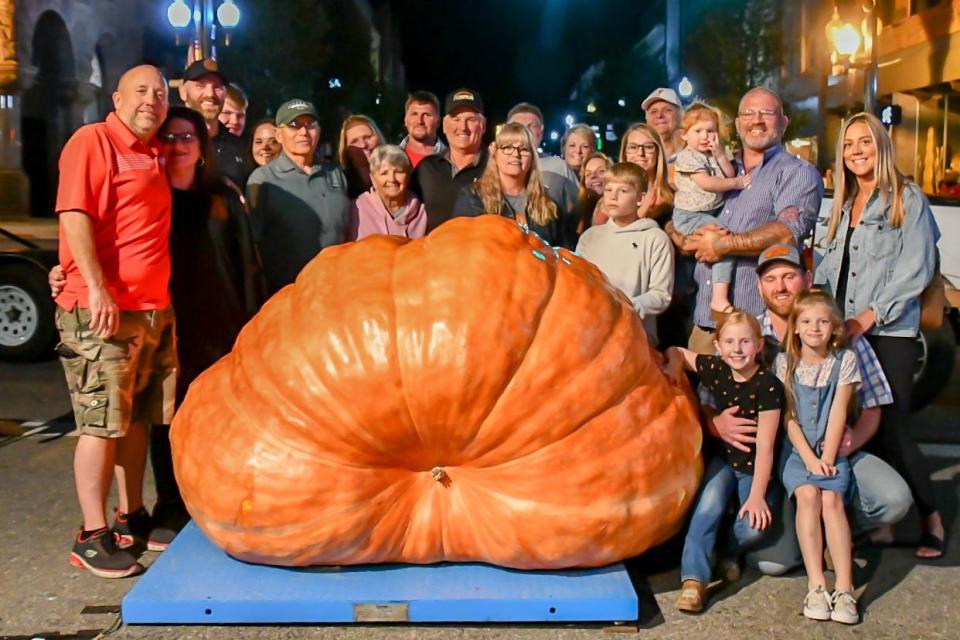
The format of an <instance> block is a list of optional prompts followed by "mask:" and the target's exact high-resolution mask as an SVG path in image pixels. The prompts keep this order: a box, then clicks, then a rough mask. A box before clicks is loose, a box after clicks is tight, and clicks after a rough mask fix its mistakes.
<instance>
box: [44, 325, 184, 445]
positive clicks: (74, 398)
mask: <svg viewBox="0 0 960 640" xmlns="http://www.w3.org/2000/svg"><path fill="white" fill-rule="evenodd" d="M56 324H57V330H58V331H59V332H60V344H58V345H57V354H58V355H59V356H60V362H61V364H62V365H63V371H64V373H65V374H66V378H67V387H68V388H69V390H70V400H71V403H72V404H73V413H74V417H75V418H76V422H77V429H78V430H79V431H80V432H81V433H83V434H88V435H93V436H99V437H103V438H121V437H123V436H124V435H125V434H126V432H127V429H128V428H129V426H130V424H131V423H133V424H170V421H171V420H172V419H173V408H174V399H175V392H176V381H177V343H176V331H175V322H174V316H173V307H172V306H170V307H167V308H166V309H163V310H160V311H121V312H120V321H119V329H118V330H117V333H116V335H114V336H112V337H111V338H109V339H107V340H104V339H102V338H98V337H97V336H96V335H94V333H93V331H91V330H90V312H89V311H88V310H87V309H81V308H80V307H74V309H73V310H72V311H66V310H64V309H61V308H60V307H57V317H56Z"/></svg>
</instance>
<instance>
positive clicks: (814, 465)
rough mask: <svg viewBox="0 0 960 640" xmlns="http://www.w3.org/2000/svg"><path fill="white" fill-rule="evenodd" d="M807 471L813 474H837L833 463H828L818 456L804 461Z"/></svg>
mask: <svg viewBox="0 0 960 640" xmlns="http://www.w3.org/2000/svg"><path fill="white" fill-rule="evenodd" d="M806 466H807V471H809V472H810V473H811V474H812V475H815V476H835V475H837V468H836V467H834V466H833V465H829V464H827V463H826V462H824V461H823V460H821V459H820V458H813V459H812V460H810V461H808V462H807V463H806Z"/></svg>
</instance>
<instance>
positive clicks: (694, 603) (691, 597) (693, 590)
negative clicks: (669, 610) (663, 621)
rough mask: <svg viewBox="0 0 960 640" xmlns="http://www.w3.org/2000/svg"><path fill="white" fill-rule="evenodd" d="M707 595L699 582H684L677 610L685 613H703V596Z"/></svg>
mask: <svg viewBox="0 0 960 640" xmlns="http://www.w3.org/2000/svg"><path fill="white" fill-rule="evenodd" d="M705 593H706V589H705V588H704V586H703V585H702V584H701V583H700V582H698V581H697V580H684V581H683V587H682V588H681V590H680V596H679V597H678V598H677V609H679V610H680V611H683V612H684V613H700V612H701V611H703V596H704V594H705Z"/></svg>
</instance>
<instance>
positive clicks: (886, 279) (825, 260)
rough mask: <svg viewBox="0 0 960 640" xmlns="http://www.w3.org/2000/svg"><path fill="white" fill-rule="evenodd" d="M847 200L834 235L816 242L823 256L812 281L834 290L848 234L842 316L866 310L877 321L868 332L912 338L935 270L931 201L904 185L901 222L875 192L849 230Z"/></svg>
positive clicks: (937, 235)
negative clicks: (894, 222)
mask: <svg viewBox="0 0 960 640" xmlns="http://www.w3.org/2000/svg"><path fill="white" fill-rule="evenodd" d="M852 207H853V200H852V198H851V199H850V200H848V201H847V202H845V203H844V205H843V209H842V213H841V215H840V224H839V225H838V227H837V235H836V237H835V238H834V239H833V240H832V241H828V240H827V238H826V237H824V238H823V239H822V240H820V246H821V248H822V249H823V257H822V258H821V259H820V262H819V264H817V266H816V270H815V272H814V277H813V281H814V284H815V285H818V286H822V287H823V288H824V289H825V290H826V291H828V292H830V293H831V294H833V293H834V292H836V290H837V286H838V279H839V277H840V266H841V263H842V261H843V250H844V245H845V243H846V239H847V234H848V233H852V234H853V235H852V236H851V238H850V257H849V265H848V267H847V287H846V291H847V293H846V300H838V301H837V304H838V305H839V306H840V308H841V309H842V310H843V316H844V317H845V318H853V317H854V316H856V315H857V314H859V313H861V312H863V311H865V310H866V309H868V308H870V309H873V311H874V313H875V314H876V317H877V320H876V324H875V325H874V327H873V328H872V329H871V330H870V332H869V333H871V334H872V335H877V336H895V337H908V338H909V337H915V336H916V335H917V332H918V331H919V329H920V294H921V293H922V292H923V290H924V288H925V287H926V286H927V284H928V283H929V282H930V279H931V278H932V277H933V274H934V270H935V269H936V244H937V240H938V239H939V238H940V230H939V229H938V228H937V223H936V221H934V219H933V212H932V211H930V203H929V202H928V201H927V198H926V196H925V195H923V192H922V191H920V188H919V187H917V186H916V185H915V184H912V183H908V184H906V185H904V188H903V224H902V225H900V226H899V227H895V226H893V225H892V224H890V222H889V215H890V204H889V203H887V201H886V199H885V198H881V197H880V194H879V193H878V192H877V191H874V193H873V195H872V196H870V199H869V200H868V201H867V205H866V206H865V207H864V209H863V213H862V214H861V216H860V223H859V224H858V225H857V226H856V228H854V229H853V230H852V231H851V230H850V210H851V208H852Z"/></svg>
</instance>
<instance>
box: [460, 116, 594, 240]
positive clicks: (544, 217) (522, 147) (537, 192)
mask: <svg viewBox="0 0 960 640" xmlns="http://www.w3.org/2000/svg"><path fill="white" fill-rule="evenodd" d="M454 211H455V212H456V213H457V214H458V215H463V216H479V215H482V214H485V213H490V214H494V215H500V216H505V217H509V218H513V219H514V220H516V221H517V222H518V223H520V224H522V225H525V226H526V227H527V228H529V229H530V230H531V231H533V232H535V233H537V234H538V235H539V236H540V237H541V238H543V240H544V241H545V242H547V243H549V244H550V245H552V246H560V247H566V248H568V249H569V248H571V247H572V246H573V244H574V242H575V238H574V227H575V225H576V217H575V216H566V217H567V218H571V219H572V222H571V220H568V219H565V217H564V216H563V215H562V214H561V209H560V207H559V206H558V205H557V203H556V202H555V201H554V200H553V199H551V198H550V196H548V195H547V193H546V191H545V190H544V188H543V181H542V177H541V175H540V166H539V163H538V162H537V149H536V147H535V146H534V144H533V136H532V135H531V134H530V130H529V129H527V128H526V127H525V126H523V125H522V124H519V123H516V122H511V123H507V124H505V125H503V127H501V128H500V131H499V132H498V133H497V137H496V140H494V142H493V144H492V145H491V147H490V158H489V160H488V161H487V166H486V168H485V169H484V172H483V175H482V176H481V177H480V179H479V180H477V181H476V182H474V183H473V184H471V185H467V186H465V187H463V189H461V190H460V193H459V195H458V196H457V202H456V204H455V205H454Z"/></svg>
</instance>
